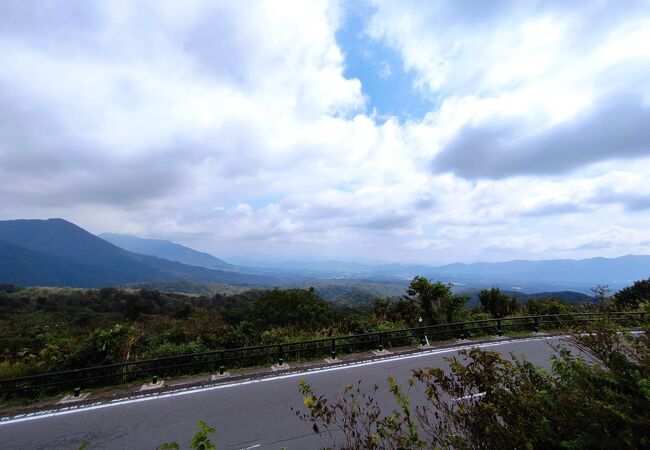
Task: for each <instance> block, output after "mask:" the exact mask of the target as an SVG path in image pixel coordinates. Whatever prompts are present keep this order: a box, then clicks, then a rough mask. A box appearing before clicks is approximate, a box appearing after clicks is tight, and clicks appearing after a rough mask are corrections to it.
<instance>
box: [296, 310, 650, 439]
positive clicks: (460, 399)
mask: <svg viewBox="0 0 650 450" xmlns="http://www.w3.org/2000/svg"><path fill="white" fill-rule="evenodd" d="M644 331H645V332H644V333H641V334H635V335H632V334H629V333H622V332H621V330H620V329H619V328H618V327H617V326H616V325H615V324H614V323H613V322H610V321H609V320H608V319H604V320H601V321H599V322H597V323H596V324H595V325H594V324H592V325H590V326H589V328H580V329H575V330H574V331H573V332H572V333H571V336H570V339H569V341H570V346H569V347H566V346H564V347H562V348H557V350H558V352H559V353H558V354H557V355H556V356H554V357H553V358H552V369H551V371H550V372H547V371H545V370H542V369H540V368H538V367H535V366H534V365H532V364H531V363H529V362H527V361H526V360H522V359H517V358H514V360H508V359H505V358H504V357H502V356H501V355H500V354H499V353H497V352H491V351H483V350H480V349H478V348H475V349H472V350H466V351H461V352H459V355H458V357H454V358H451V359H450V360H449V362H450V372H445V371H444V370H442V369H440V368H427V369H418V370H415V371H414V372H413V376H412V378H411V379H410V380H409V385H410V386H416V387H417V388H418V391H420V392H424V393H425V396H426V401H425V403H424V404H423V405H421V406H417V407H416V408H415V409H411V408H410V407H409V405H408V402H407V401H406V400H407V399H405V398H404V397H405V395H404V394H402V393H401V391H400V390H396V388H395V387H394V381H392V380H389V390H390V391H391V392H393V394H394V395H395V398H396V400H397V401H398V404H399V405H400V408H399V409H398V410H397V412H396V411H392V412H391V413H390V414H387V415H386V414H382V413H381V408H380V405H379V403H378V402H377V401H376V400H375V397H374V392H376V390H377V388H376V387H375V390H374V391H373V394H371V395H366V394H364V393H363V392H362V391H360V390H359V389H357V390H354V389H352V388H351V387H350V386H349V385H348V387H346V388H345V390H344V391H343V392H342V393H341V394H340V395H341V396H340V398H339V399H338V401H334V402H329V401H328V399H327V398H325V397H324V396H317V395H316V394H314V393H313V392H312V391H311V388H310V387H309V386H307V385H305V384H304V383H303V384H301V387H300V389H301V392H302V393H303V395H305V401H304V404H305V406H306V407H307V409H308V411H307V413H304V414H299V416H300V417H301V418H302V419H303V420H306V421H309V422H312V424H313V426H314V430H315V431H317V432H318V431H323V430H325V431H332V430H334V429H335V427H336V426H337V425H338V424H347V423H354V424H355V427H356V428H355V430H356V431H355V433H353V434H352V435H349V434H347V433H346V434H345V439H344V440H342V441H341V439H340V436H339V437H337V435H336V434H335V433H330V434H329V435H330V436H331V437H332V440H333V444H334V448H338V449H356V448H399V447H400V446H403V444H404V442H405V441H404V439H405V436H406V434H405V433H404V430H411V429H413V430H415V432H416V433H417V430H418V429H419V432H420V434H421V435H419V434H418V435H410V434H409V435H408V439H409V440H408V442H409V443H410V447H409V448H417V447H418V446H422V447H427V448H431V447H433V448H466V449H500V448H531V449H532V448H544V449H560V448H564V449H567V448H572V449H591V448H619V449H622V448H629V449H634V448H650V350H649V347H648V344H649V342H648V340H649V337H648V334H647V332H648V330H647V329H646V330H644ZM576 350H577V351H578V352H576ZM396 392H397V395H396V394H395V393H396ZM350 405H353V407H351V406H350ZM413 418H415V419H413ZM351 420H354V421H353V422H350V421H351ZM414 421H415V422H416V423H417V425H418V426H417V427H415V428H413V422H414ZM382 430H384V431H386V430H387V431H386V432H384V431H382ZM336 439H339V440H338V441H337V440H336ZM369 442H370V443H373V445H375V444H374V443H376V442H380V443H381V446H379V447H378V446H375V447H372V446H368V443H369Z"/></svg>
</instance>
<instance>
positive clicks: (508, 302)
mask: <svg viewBox="0 0 650 450" xmlns="http://www.w3.org/2000/svg"><path fill="white" fill-rule="evenodd" d="M478 299H479V301H480V302H481V306H482V307H483V310H484V311H485V312H487V313H489V314H491V315H492V317H505V316H508V315H510V314H512V313H514V312H515V310H516V309H517V299H516V298H514V297H510V296H508V295H506V294H504V293H503V292H501V289H499V288H498V287H493V288H492V289H483V290H481V292H479V294H478Z"/></svg>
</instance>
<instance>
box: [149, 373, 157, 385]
mask: <svg viewBox="0 0 650 450" xmlns="http://www.w3.org/2000/svg"><path fill="white" fill-rule="evenodd" d="M157 383H158V375H154V376H152V377H151V384H157Z"/></svg>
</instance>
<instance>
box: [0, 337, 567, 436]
mask: <svg viewBox="0 0 650 450" xmlns="http://www.w3.org/2000/svg"><path fill="white" fill-rule="evenodd" d="M564 337H566V335H565V336H545V337H534V338H525V339H508V340H505V341H498V342H484V343H480V344H474V345H472V344H465V345H459V346H455V347H447V348H443V349H435V350H430V351H424V352H418V353H413V354H409V355H394V356H387V357H386V358H381V359H375V360H370V361H362V362H351V363H347V364H340V365H337V366H334V367H325V368H319V369H307V370H303V371H300V372H292V373H288V374H284V375H277V376H270V377H265V378H258V379H254V380H251V379H248V380H243V381H234V382H231V383H223V384H217V385H213V386H203V387H198V388H185V389H179V390H176V391H173V392H166V393H160V394H149V395H139V396H136V397H129V398H123V399H115V400H110V401H108V402H98V403H92V404H89V405H82V406H70V407H67V408H61V409H56V410H49V411H39V412H34V413H27V414H19V415H16V416H13V417H9V418H6V419H0V426H3V425H10V424H14V423H19V422H26V421H31V420H38V419H45V418H49V417H56V416H64V415H68V414H75V413H80V412H86V411H93V410H96V409H103V408H110V407H113V406H122V405H128V404H132V403H140V402H147V401H151V400H158V399H164V398H171V397H180V396H183V395H191V394H199V393H202V392H208V391H214V390H217V389H226V388H230V387H237V386H245V385H248V384H254V383H266V382H271V381H276V380H284V379H288V378H297V377H303V376H306V375H313V374H318V373H326V372H335V371H338V370H345V369H350V368H354V367H364V366H372V365H376V364H384V363H387V362H394V361H402V360H408V359H416V358H423V357H426V356H432V355H442V354H445V353H453V352H457V351H459V350H469V349H472V348H477V347H479V348H485V347H497V346H500V345H507V344H514V343H525V342H535V341H547V340H551V339H553V340H555V339H561V338H564Z"/></svg>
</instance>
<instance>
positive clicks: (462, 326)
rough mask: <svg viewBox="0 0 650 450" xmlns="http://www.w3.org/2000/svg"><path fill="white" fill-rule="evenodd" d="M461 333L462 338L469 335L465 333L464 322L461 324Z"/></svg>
mask: <svg viewBox="0 0 650 450" xmlns="http://www.w3.org/2000/svg"><path fill="white" fill-rule="evenodd" d="M459 334H460V339H466V338H467V336H466V334H465V324H464V323H461V324H460V333H459Z"/></svg>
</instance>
